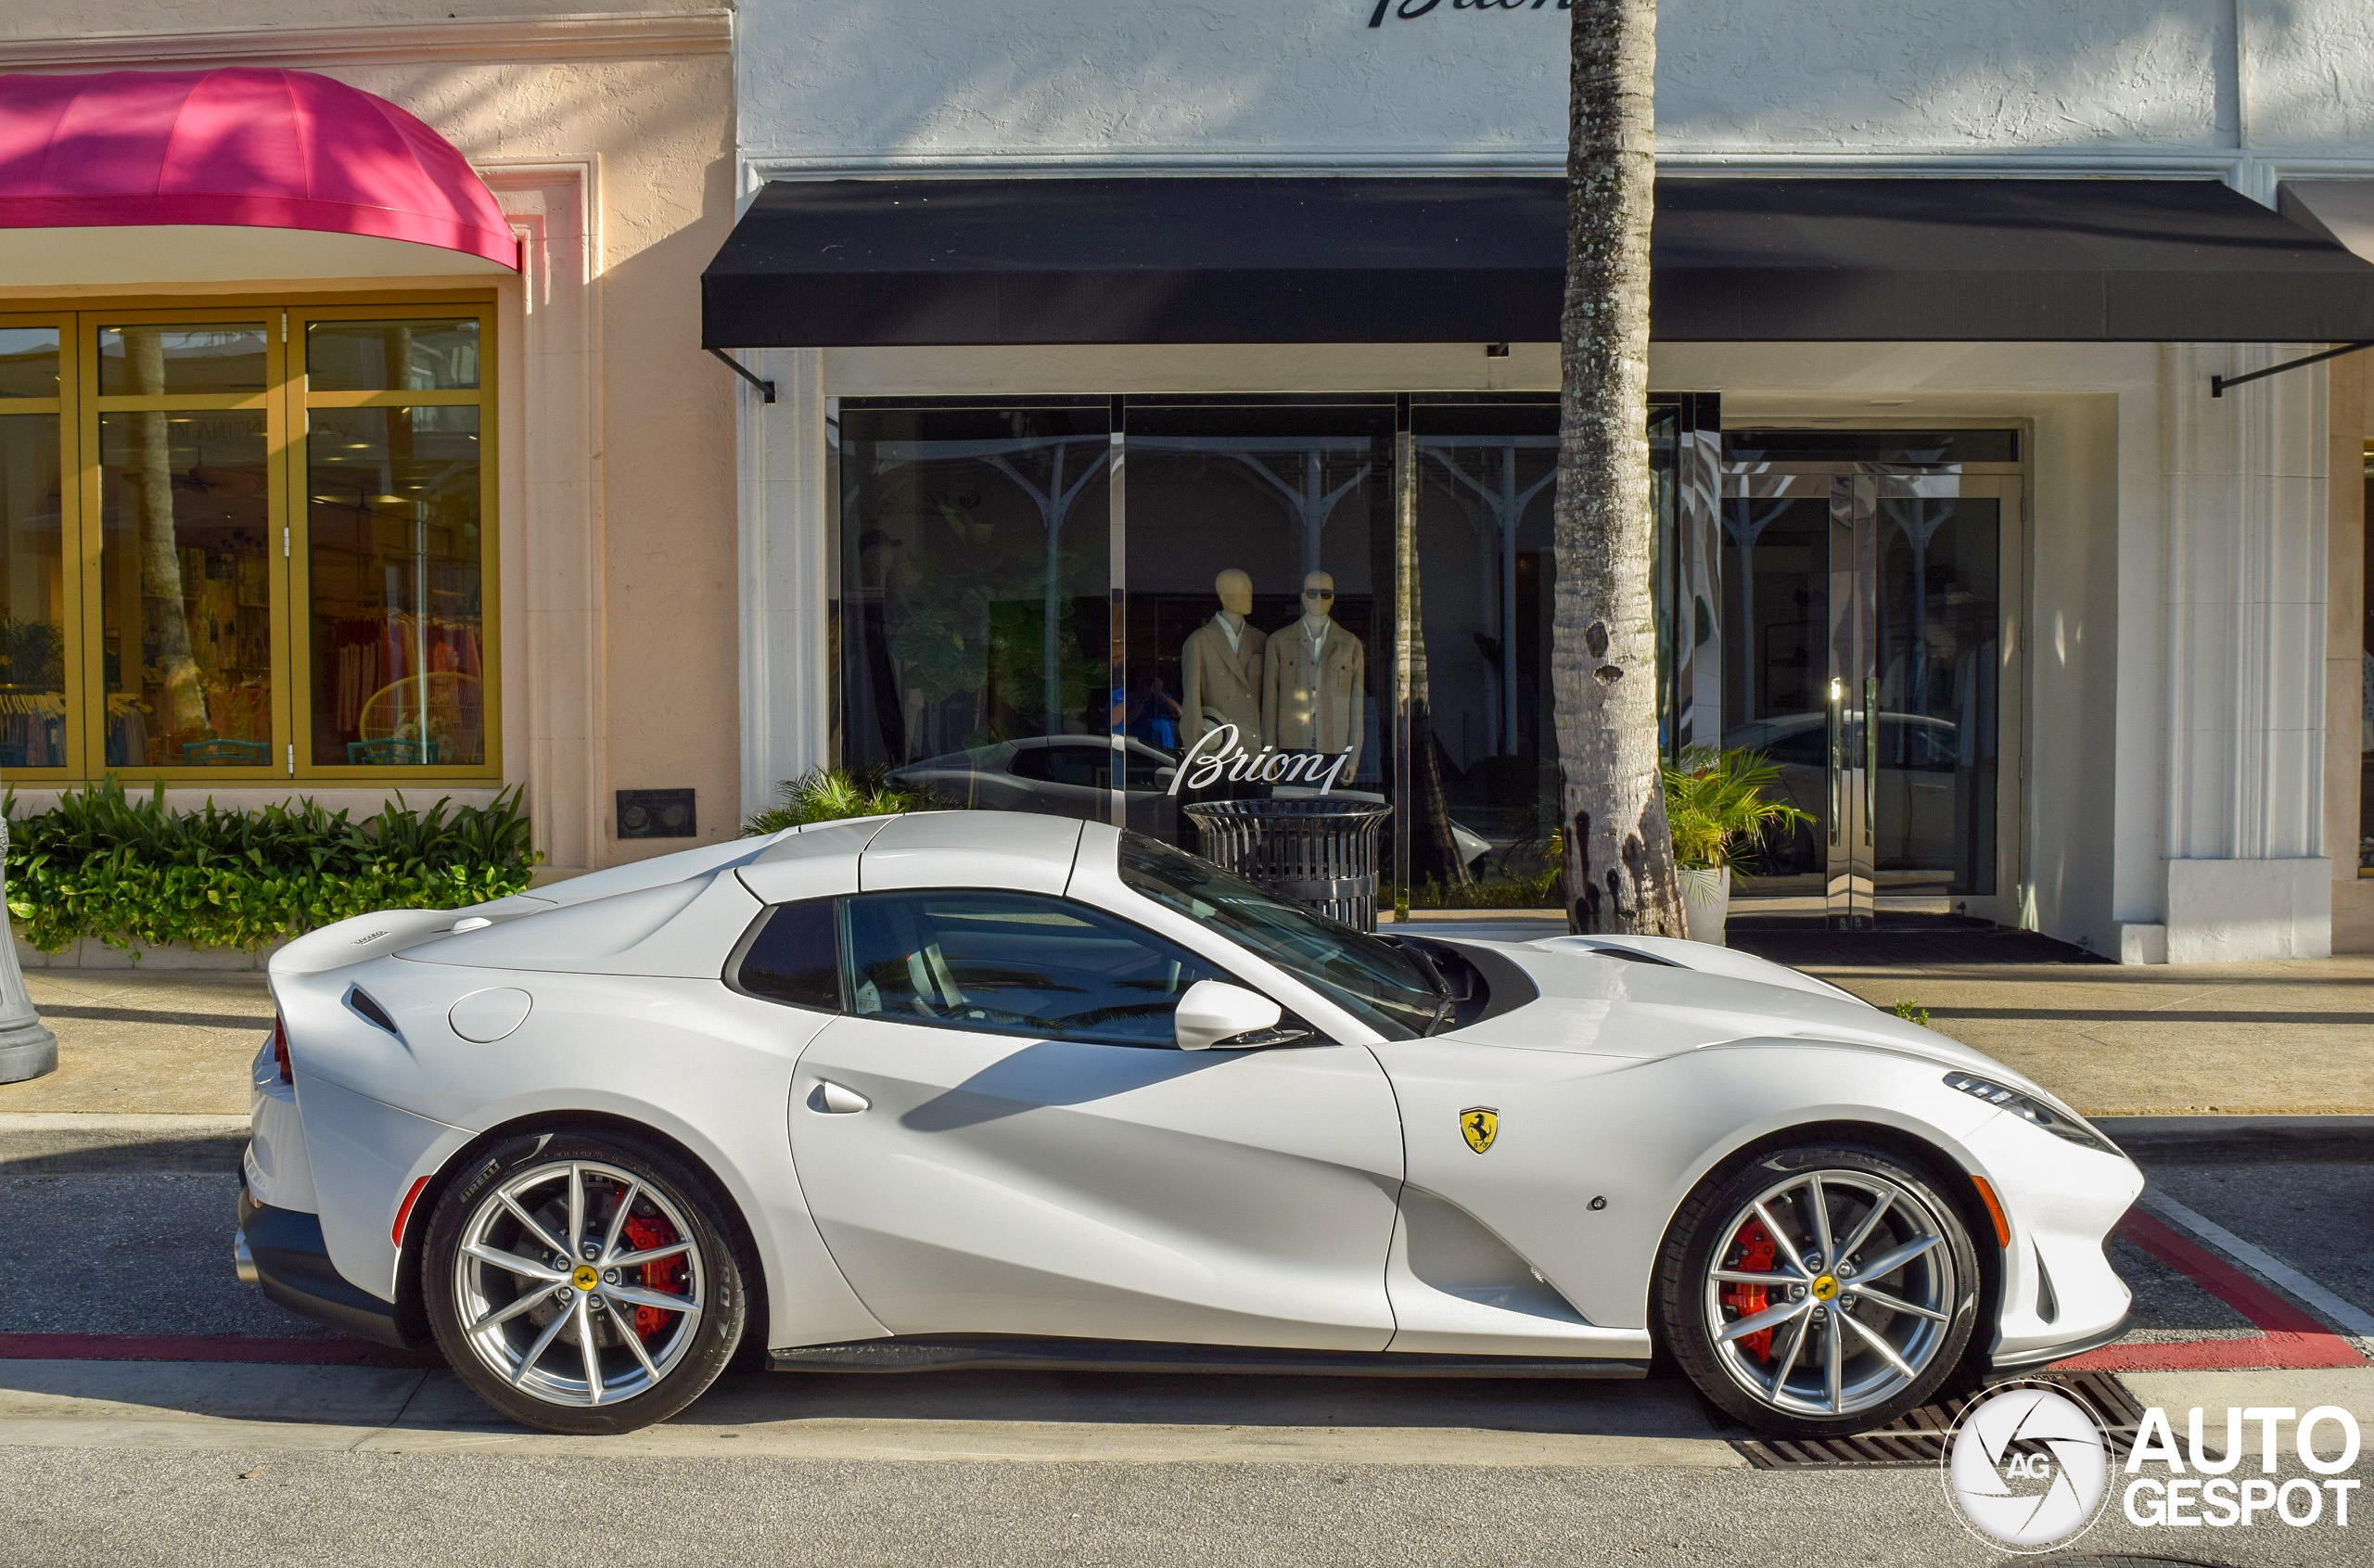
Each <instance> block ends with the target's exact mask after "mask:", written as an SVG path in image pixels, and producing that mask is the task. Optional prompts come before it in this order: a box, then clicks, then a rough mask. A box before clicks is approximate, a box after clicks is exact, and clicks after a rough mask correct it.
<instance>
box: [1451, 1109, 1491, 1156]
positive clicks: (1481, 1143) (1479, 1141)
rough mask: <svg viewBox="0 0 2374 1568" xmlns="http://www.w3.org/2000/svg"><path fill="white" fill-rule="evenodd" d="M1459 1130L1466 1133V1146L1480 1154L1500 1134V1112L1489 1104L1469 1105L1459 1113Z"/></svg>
mask: <svg viewBox="0 0 2374 1568" xmlns="http://www.w3.org/2000/svg"><path fill="white" fill-rule="evenodd" d="M1459 1130H1460V1131H1461V1133H1463V1134H1465V1135H1466V1138H1467V1146H1468V1147H1469V1148H1471V1149H1473V1150H1474V1151H1475V1152H1476V1153H1477V1154H1482V1153H1484V1151H1485V1150H1487V1149H1489V1148H1490V1147H1491V1146H1492V1140H1494V1139H1495V1138H1498V1137H1499V1136H1500V1112H1498V1111H1496V1110H1494V1109H1492V1107H1491V1106H1489V1105H1470V1106H1469V1107H1468V1108H1467V1109H1465V1110H1464V1111H1461V1113H1460V1114H1459Z"/></svg>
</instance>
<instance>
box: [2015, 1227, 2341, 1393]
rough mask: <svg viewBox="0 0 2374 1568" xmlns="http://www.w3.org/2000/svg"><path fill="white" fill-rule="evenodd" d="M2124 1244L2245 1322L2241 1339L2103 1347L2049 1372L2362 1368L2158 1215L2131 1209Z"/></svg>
mask: <svg viewBox="0 0 2374 1568" xmlns="http://www.w3.org/2000/svg"><path fill="white" fill-rule="evenodd" d="M2119 1230H2120V1231H2121V1232H2122V1233H2123V1234H2124V1235H2125V1237H2126V1239H2127V1240H2128V1241H2130V1242H2133V1243H2135V1244H2136V1245H2137V1246H2138V1247H2141V1248H2142V1249H2143V1250H2144V1251H2145V1252H2148V1253H2150V1254H2151V1256H2154V1257H2156V1258H2158V1259H2159V1260H2160V1261H2161V1262H2163V1263H2164V1264H2166V1265H2168V1266H2169V1267H2170V1268H2174V1269H2176V1271H2177V1272H2178V1273H2180V1274H2183V1275H2184V1276H2186V1277H2187V1278H2188V1279H2189V1280H2191V1281H2193V1282H2194V1283H2195V1284H2197V1285H2199V1286H2200V1287H2201V1288H2202V1289H2203V1290H2205V1291H2207V1292H2208V1293H2209V1294H2212V1295H2214V1296H2215V1297H2217V1299H2218V1300H2220V1301H2222V1302H2224V1303H2226V1305H2227V1306H2228V1307H2232V1308H2234V1310H2235V1311H2237V1312H2240V1314H2241V1315H2242V1316H2243V1317H2245V1318H2247V1319H2250V1321H2251V1326H2252V1327H2253V1328H2255V1329H2257V1330H2259V1331H2260V1332H2259V1333H2258V1334H2257V1335H2256V1336H2254V1337H2252V1338H2248V1339H2190V1340H2168V1341H2157V1342H2152V1343H2149V1344H2143V1345H2104V1346H2103V1347H2102V1348H2101V1349H2100V1350H2089V1351H2087V1353H2086V1354H2084V1355H2083V1356H2073V1357H2071V1358H2069V1359H2067V1360H2065V1361H2055V1362H2054V1363H2053V1365H2054V1366H2056V1367H2060V1368H2064V1369H2066V1370H2070V1371H2086V1372H2176V1371H2184V1372H2205V1371H2289V1370H2306V1369H2311V1368H2319V1367H2362V1366H2365V1365H2366V1364H2367V1361H2366V1358H2365V1357H2364V1356H2362V1355H2360V1354H2359V1353H2358V1350H2357V1347H2356V1346H2355V1345H2352V1344H2350V1343H2349V1341H2347V1340H2345V1339H2343V1338H2342V1336H2341V1335H2339V1334H2337V1333H2335V1332H2332V1331H2331V1330H2330V1329H2328V1328H2327V1327H2325V1325H2324V1324H2323V1323H2322V1322H2320V1321H2318V1320H2317V1319H2315V1318H2312V1317H2310V1316H2309V1315H2308V1314H2307V1313H2306V1312H2304V1311H2302V1310H2301V1309H2300V1308H2299V1307H2295V1306H2293V1305H2292V1304H2291V1302H2289V1301H2287V1300H2285V1299H2284V1298H2283V1297H2281V1296H2279V1295H2278V1294H2275V1293H2274V1292H2273V1291H2271V1290H2269V1289H2267V1287H2266V1286H2265V1285H2263V1284H2261V1283H2259V1282H2258V1281H2256V1280H2253V1279H2252V1278H2251V1277H2250V1276H2249V1275H2248V1274H2245V1273H2243V1272H2242V1271H2241V1270H2240V1268H2236V1267H2235V1266H2234V1265H2233V1264H2230V1263H2228V1262H2227V1261H2226V1260H2225V1259H2224V1258H2222V1257H2220V1256H2217V1255H2216V1254H2215V1253H2213V1252H2211V1251H2210V1250H2209V1249H2208V1248H2206V1247H2204V1246H2202V1245H2201V1244H2200V1243H2197V1242H2195V1241H2193V1240H2192V1239H2191V1238H2190V1237H2189V1236H2185V1235H2181V1234H2179V1233H2178V1232H2177V1231H2176V1230H2174V1229H2173V1228H2171V1227H2170V1226H2168V1225H2167V1224H2165V1223H2164V1222H2163V1221H2162V1220H2161V1219H2160V1218H2159V1217H2157V1216H2154V1215H2151V1214H2147V1213H2145V1212H2144V1211H2143V1210H2141V1209H2131V1210H2129V1211H2128V1212H2127V1216H2126V1217H2125V1219H2123V1220H2121V1221H2120V1222H2119Z"/></svg>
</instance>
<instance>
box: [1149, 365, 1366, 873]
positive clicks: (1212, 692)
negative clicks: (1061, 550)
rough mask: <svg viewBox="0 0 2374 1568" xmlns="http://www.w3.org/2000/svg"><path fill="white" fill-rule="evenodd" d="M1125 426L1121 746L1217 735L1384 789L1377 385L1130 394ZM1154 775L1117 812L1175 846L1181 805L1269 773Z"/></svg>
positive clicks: (1357, 790)
mask: <svg viewBox="0 0 2374 1568" xmlns="http://www.w3.org/2000/svg"><path fill="white" fill-rule="evenodd" d="M1127 434H1128V449H1127V450H1128V453H1129V464H1130V479H1129V523H1128V529H1127V531H1128V537H1129V555H1128V564H1129V571H1128V579H1129V580H1128V585H1127V586H1128V605H1129V637H1128V644H1127V650H1128V659H1127V669H1126V671H1125V673H1124V677H1123V680H1122V682H1121V686H1122V689H1121V690H1119V691H1117V693H1116V694H1115V700H1116V706H1117V711H1118V722H1119V725H1120V727H1121V729H1122V731H1123V733H1124V734H1125V736H1126V737H1127V738H1128V740H1129V741H1130V743H1131V745H1130V752H1131V754H1132V755H1133V756H1141V755H1142V751H1141V748H1151V750H1152V751H1154V752H1157V753H1160V754H1161V755H1162V757H1163V758H1164V759H1166V761H1168V759H1177V758H1181V757H1183V756H1184V755H1185V754H1186V753H1188V752H1190V751H1192V750H1193V749H1194V748H1196V747H1197V746H1199V745H1200V746H1203V747H1205V748H1206V751H1210V750H1214V749H1217V748H1219V747H1221V746H1225V745H1228V744H1230V742H1231V737H1232V739H1233V745H1234V746H1237V747H1238V748H1240V749H1242V750H1244V751H1245V752H1248V753H1258V752H1259V751H1260V750H1261V748H1262V747H1263V746H1273V747H1275V748H1277V750H1278V751H1280V752H1282V753H1283V752H1301V753H1315V754H1321V755H1324V756H1327V757H1329V758H1331V759H1333V758H1345V759H1347V760H1346V761H1345V762H1344V764H1343V765H1342V766H1341V768H1340V769H1339V770H1338V771H1337V773H1336V777H1335V782H1334V784H1332V786H1331V793H1333V794H1334V795H1336V796H1338V797H1349V798H1354V799H1367V800H1373V801H1383V800H1385V799H1386V798H1387V795H1388V792H1389V791H1390V790H1391V788H1392V779H1393V771H1392V749H1393V724H1392V717H1393V708H1392V671H1393V664H1392V652H1391V649H1392V642H1391V630H1392V612H1393V598H1392V596H1393V583H1394V571H1393V482H1394V479H1393V442H1394V406H1393V402H1392V400H1391V399H1385V400H1381V401H1372V402H1365V403H1363V402H1347V403H1318V402H1289V403H1279V404H1214V403H1209V402H1193V403H1186V404H1170V405H1166V404H1163V403H1158V402H1136V401H1132V402H1131V403H1130V407H1129V414H1128V432H1127ZM1191 777H1192V775H1191ZM1170 782H1171V781H1170V780H1169V779H1168V777H1164V776H1161V774H1160V772H1159V770H1158V769H1157V770H1155V772H1154V774H1153V776H1150V777H1147V778H1145V779H1144V780H1142V782H1140V783H1138V784H1135V785H1133V786H1132V787H1131V788H1130V791H1129V823H1130V826H1131V827H1134V828H1136V829H1138V830H1139V831H1140V832H1142V833H1148V834H1152V835H1155V836H1157V837H1160V838H1164V839H1166V840H1168V841H1169V842H1171V843H1175V844H1179V845H1181V846H1182V847H1184V848H1194V846H1195V843H1196V837H1195V829H1194V825H1193V822H1189V821H1186V820H1184V819H1182V818H1181V815H1180V813H1179V809H1178V808H1179V807H1180V806H1181V804H1183V803H1186V802H1188V801H1191V800H1195V799H1214V798H1222V797H1227V796H1229V795H1230V794H1232V793H1235V792H1240V791H1241V792H1245V793H1252V792H1258V793H1263V794H1267V793H1270V790H1271V788H1272V787H1273V786H1269V785H1260V786H1244V785H1238V786H1231V785H1229V784H1225V783H1222V784H1216V785H1211V786H1206V787H1204V788H1200V789H1198V788H1195V787H1193V785H1192V784H1182V786H1181V788H1180V789H1179V790H1178V791H1177V792H1176V793H1175V794H1174V793H1172V792H1171V790H1170V789H1169V784H1170ZM1274 787H1276V788H1279V789H1283V790H1284V791H1287V792H1289V793H1291V792H1292V791H1293V790H1295V789H1296V788H1298V787H1299V788H1308V787H1309V786H1307V785H1293V784H1287V785H1280V786H1274Z"/></svg>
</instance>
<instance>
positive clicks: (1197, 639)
mask: <svg viewBox="0 0 2374 1568" xmlns="http://www.w3.org/2000/svg"><path fill="white" fill-rule="evenodd" d="M1212 587H1213V589H1214V591H1215V592H1217V593H1219V596H1220V608H1219V614H1218V615H1216V616H1214V617H1212V618H1211V619H1209V620H1207V621H1206V622H1205V623H1204V624H1203V625H1201V626H1199V627H1197V628H1195V630H1194V631H1191V632H1189V633H1188V634H1187V641H1186V642H1184V643H1182V644H1180V647H1179V669H1180V679H1181V682H1182V683H1183V684H1184V686H1185V687H1186V693H1185V701H1184V702H1182V703H1181V705H1180V706H1181V708H1182V709H1183V711H1182V712H1181V715H1180V719H1179V744H1180V746H1181V747H1182V748H1193V746H1194V744H1195V743H1196V742H1197V741H1199V740H1202V739H1203V738H1204V736H1205V734H1206V733H1208V732H1210V731H1212V730H1216V729H1218V728H1219V726H1220V725H1222V724H1233V725H1235V726H1236V744H1237V745H1238V746H1241V747H1243V748H1244V750H1246V751H1258V750H1260V749H1261V742H1262V738H1263V737H1262V733H1261V652H1262V644H1264V643H1265V642H1267V641H1268V639H1267V638H1266V637H1264V636H1263V635H1262V633H1261V632H1259V631H1256V630H1255V629H1254V628H1253V627H1251V626H1249V625H1247V624H1246V622H1245V619H1244V618H1245V617H1246V616H1248V615H1251V614H1252V613H1253V579H1252V578H1251V577H1249V576H1247V575H1246V574H1245V573H1244V572H1242V571H1239V570H1238V569H1237V568H1236V567H1229V568H1228V569H1227V570H1225V571H1223V572H1221V573H1220V574H1219V577H1218V578H1216V579H1214V580H1213V582H1212Z"/></svg>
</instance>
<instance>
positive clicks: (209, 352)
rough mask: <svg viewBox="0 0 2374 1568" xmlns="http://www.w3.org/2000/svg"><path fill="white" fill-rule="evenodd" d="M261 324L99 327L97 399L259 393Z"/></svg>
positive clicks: (265, 374)
mask: <svg viewBox="0 0 2374 1568" xmlns="http://www.w3.org/2000/svg"><path fill="white" fill-rule="evenodd" d="M265 334H266V327H265V325H264V324H263V323H262V322H260V321H248V322H220V323H205V324H200V325H192V326H172V325H147V324H142V325H130V326H102V327H100V328H99V396H101V397H103V398H107V397H168V396H183V395H186V394H188V393H192V392H261V391H262V390H263V389H264V385H265V382H266V380H267V379H268V378H269V376H270V375H271V372H270V370H269V369H268V368H267V364H266V361H267V359H268V358H269V345H268V343H267V342H266V340H265Z"/></svg>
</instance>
